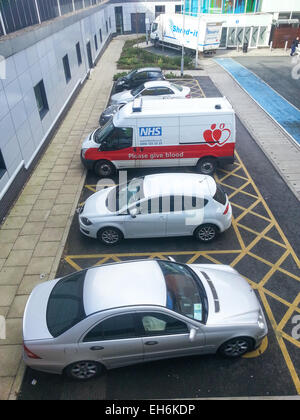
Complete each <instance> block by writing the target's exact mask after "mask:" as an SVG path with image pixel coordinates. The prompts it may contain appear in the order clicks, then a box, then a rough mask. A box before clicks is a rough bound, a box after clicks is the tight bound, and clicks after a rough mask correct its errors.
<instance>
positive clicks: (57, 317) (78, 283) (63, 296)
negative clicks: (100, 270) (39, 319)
mask: <svg viewBox="0 0 300 420" xmlns="http://www.w3.org/2000/svg"><path fill="white" fill-rule="evenodd" d="M86 271H87V270H84V271H80V272H78V273H75V274H71V275H70V276H68V277H65V278H63V279H62V280H60V281H59V282H58V283H57V284H56V285H55V286H54V288H53V290H52V292H51V294H50V297H49V300H48V305H47V315H46V317H47V327H48V330H49V332H50V334H51V335H52V336H53V337H58V336H59V335H61V334H63V333H64V332H66V331H67V330H69V329H70V328H72V327H73V326H74V325H76V324H78V322H80V321H82V320H83V319H84V318H85V317H86V314H85V311H84V306H83V284H84V279H85V276H86Z"/></svg>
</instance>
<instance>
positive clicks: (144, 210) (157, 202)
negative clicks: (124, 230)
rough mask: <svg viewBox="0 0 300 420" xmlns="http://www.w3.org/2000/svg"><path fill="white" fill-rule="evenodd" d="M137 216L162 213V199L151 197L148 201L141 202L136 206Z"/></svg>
mask: <svg viewBox="0 0 300 420" xmlns="http://www.w3.org/2000/svg"><path fill="white" fill-rule="evenodd" d="M136 207H137V208H138V210H139V214H157V213H162V211H163V199H162V197H153V198H151V199H149V200H144V201H141V202H140V203H138V204H137V205H136Z"/></svg>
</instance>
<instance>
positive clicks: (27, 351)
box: [23, 343, 41, 359]
mask: <svg viewBox="0 0 300 420" xmlns="http://www.w3.org/2000/svg"><path fill="white" fill-rule="evenodd" d="M23 347H24V351H25V353H26V356H27V357H29V358H30V359H41V357H39V356H37V355H36V354H34V353H32V351H31V350H29V348H28V347H26V346H25V344H24V343H23Z"/></svg>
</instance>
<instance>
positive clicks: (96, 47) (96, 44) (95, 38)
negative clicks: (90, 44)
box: [94, 35, 98, 51]
mask: <svg viewBox="0 0 300 420" xmlns="http://www.w3.org/2000/svg"><path fill="white" fill-rule="evenodd" d="M94 40H95V49H96V51H97V50H98V41H97V35H95V36H94Z"/></svg>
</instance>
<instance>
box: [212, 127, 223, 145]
mask: <svg viewBox="0 0 300 420" xmlns="http://www.w3.org/2000/svg"><path fill="white" fill-rule="evenodd" d="M212 135H213V138H214V139H215V141H216V142H217V143H219V140H220V138H221V137H222V131H221V130H214V131H213V133H212Z"/></svg>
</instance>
